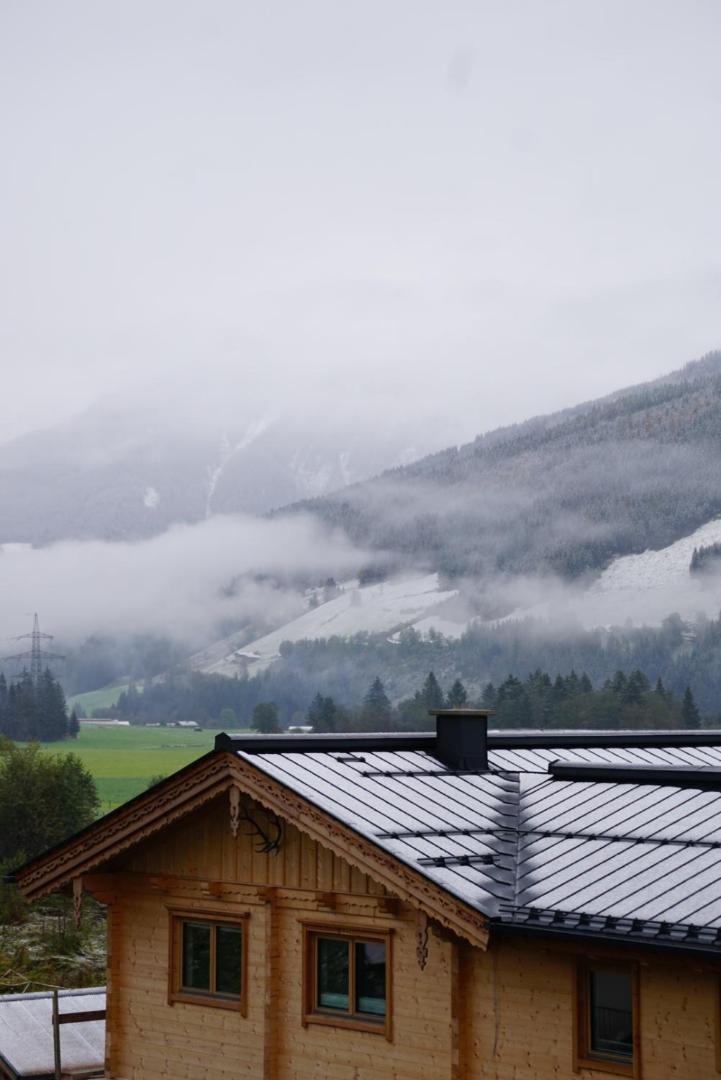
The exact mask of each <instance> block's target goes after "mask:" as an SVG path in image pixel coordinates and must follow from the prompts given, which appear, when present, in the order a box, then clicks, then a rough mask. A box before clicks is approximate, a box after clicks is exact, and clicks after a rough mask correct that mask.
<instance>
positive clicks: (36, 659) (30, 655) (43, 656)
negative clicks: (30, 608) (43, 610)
mask: <svg viewBox="0 0 721 1080" xmlns="http://www.w3.org/2000/svg"><path fill="white" fill-rule="evenodd" d="M28 639H29V640H30V648H29V649H28V650H27V651H26V652H20V653H14V654H13V655H12V656H5V657H3V662H5V661H6V660H29V661H30V678H31V679H32V681H33V682H34V683H35V684H36V685H37V684H38V683H39V681H40V676H41V675H42V673H43V669H44V668H46V667H47V666H48V661H49V660H64V659H65V657H64V656H62V655H61V654H60V653H54V652H49V651H48V650H47V649H44V648H43V645H42V643H43V641H52V640H53V635H52V634H41V632H40V623H39V622H38V615H37V612H35V617H34V619H33V628H32V630H31V632H30V633H29V634H20V635H19V636H18V637H16V638H15V641H27V640H28Z"/></svg>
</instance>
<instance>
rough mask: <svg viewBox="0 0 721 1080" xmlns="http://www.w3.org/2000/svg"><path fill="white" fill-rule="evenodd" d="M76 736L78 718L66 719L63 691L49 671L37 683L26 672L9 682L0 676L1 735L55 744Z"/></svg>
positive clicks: (66, 711)
mask: <svg viewBox="0 0 721 1080" xmlns="http://www.w3.org/2000/svg"><path fill="white" fill-rule="evenodd" d="M77 733H78V720H77V717H76V716H75V714H74V713H71V714H70V716H68V710H67V705H66V703H65V694H64V692H63V688H62V686H61V685H60V683H59V682H58V680H57V679H56V678H55V676H54V675H53V674H52V672H51V671H50V670H49V669H48V668H46V669H45V671H44V672H43V673H42V675H41V676H40V677H39V679H38V680H37V681H35V680H33V679H32V678H31V676H30V674H29V672H27V671H24V672H23V673H22V675H20V677H19V678H17V679H12V680H10V681H9V682H8V680H7V679H6V678H5V676H4V675H0V735H5V736H6V737H7V738H8V739H13V740H15V741H16V742H29V741H31V740H37V741H38V742H55V741H56V740H57V739H64V738H66V737H67V736H69V735H70V736H75V735H77Z"/></svg>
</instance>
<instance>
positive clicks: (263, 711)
mask: <svg viewBox="0 0 721 1080" xmlns="http://www.w3.org/2000/svg"><path fill="white" fill-rule="evenodd" d="M250 723H251V727H253V728H255V730H256V731H258V732H260V734H261V735H277V734H278V733H279V732H280V720H279V719H278V706H277V705H276V704H275V702H274V701H260V702H258V704H257V705H256V706H255V708H254V709H253V718H252V720H251V722H250Z"/></svg>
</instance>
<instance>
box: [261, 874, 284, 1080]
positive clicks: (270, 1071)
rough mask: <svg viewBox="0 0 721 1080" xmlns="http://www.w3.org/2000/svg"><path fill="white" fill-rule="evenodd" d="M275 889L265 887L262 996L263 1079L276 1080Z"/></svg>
mask: <svg viewBox="0 0 721 1080" xmlns="http://www.w3.org/2000/svg"><path fill="white" fill-rule="evenodd" d="M276 898H277V890H276V889H275V888H274V887H270V888H268V889H266V890H265V933H264V935H263V965H264V978H265V997H264V1002H263V1080H276V1077H277V1073H278V1027H277V1025H278V1016H279V1013H280V1006H279V995H280V941H279V930H278V911H277V907H276Z"/></svg>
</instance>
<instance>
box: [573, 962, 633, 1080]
mask: <svg viewBox="0 0 721 1080" xmlns="http://www.w3.org/2000/svg"><path fill="white" fill-rule="evenodd" d="M594 970H605V971H617V972H623V974H625V975H629V976H630V978H631V1023H632V1031H633V1042H632V1045H633V1057H632V1059H631V1061H629V1062H627V1061H621V1060H619V1061H614V1060H613V1059H612V1058H604V1057H600V1056H595V1055H594V1053H593V1051H592V1049H591V993H590V976H591V972H592V971H594ZM574 975H575V986H574V995H573V1004H574V1018H573V1019H574V1024H573V1026H574V1047H573V1071H574V1072H580V1071H581V1070H582V1069H584V1070H593V1071H594V1072H603V1073H612V1074H613V1075H614V1076H630V1077H633V1078H634V1080H639V1078H640V1076H641V1008H640V991H639V968H638V964H637V963H635V962H634V961H629V962H627V963H623V962H619V961H618V960H615V959H614V960H610V961H606V960H604V959H603V958H601V957H598V958H594V959H590V958H584V959H580V960H577V961H576V965H575V969H574Z"/></svg>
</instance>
